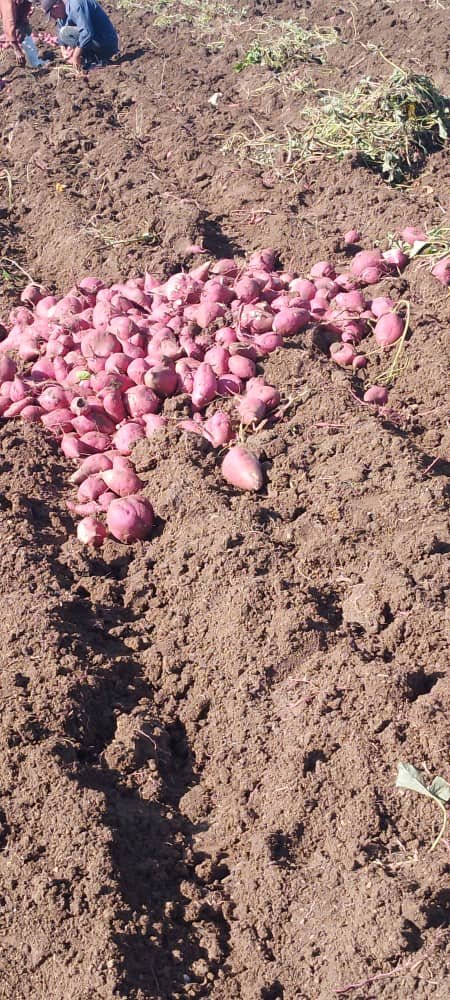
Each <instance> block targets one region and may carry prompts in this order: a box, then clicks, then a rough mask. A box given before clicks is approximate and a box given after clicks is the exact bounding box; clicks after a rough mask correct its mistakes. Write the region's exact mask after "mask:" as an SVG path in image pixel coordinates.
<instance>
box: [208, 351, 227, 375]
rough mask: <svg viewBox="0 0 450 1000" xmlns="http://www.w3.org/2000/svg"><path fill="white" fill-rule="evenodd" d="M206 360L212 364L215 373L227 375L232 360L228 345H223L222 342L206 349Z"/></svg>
mask: <svg viewBox="0 0 450 1000" xmlns="http://www.w3.org/2000/svg"><path fill="white" fill-rule="evenodd" d="M204 360H205V362H206V364H208V365H211V368H212V370H213V372H214V374H215V375H226V374H227V372H228V370H229V369H228V364H229V360H230V353H229V351H227V349H226V347H221V346H220V344H214V346H213V347H210V348H209V350H208V351H206V354H205V357H204Z"/></svg>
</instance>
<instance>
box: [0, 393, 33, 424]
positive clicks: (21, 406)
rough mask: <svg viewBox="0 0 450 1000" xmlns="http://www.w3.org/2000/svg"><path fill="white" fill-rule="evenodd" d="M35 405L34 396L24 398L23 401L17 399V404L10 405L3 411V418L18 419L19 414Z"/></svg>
mask: <svg viewBox="0 0 450 1000" xmlns="http://www.w3.org/2000/svg"><path fill="white" fill-rule="evenodd" d="M32 403H33V397H32V396H23V398H22V399H17V400H16V402H15V403H10V404H9V406H8V407H7V409H6V410H4V411H3V416H4V417H6V418H7V419H8V418H10V417H18V416H19V414H21V413H23V411H24V410H25V409H26V408H27V407H29V406H31V405H32Z"/></svg>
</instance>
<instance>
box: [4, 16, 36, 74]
mask: <svg viewBox="0 0 450 1000" xmlns="http://www.w3.org/2000/svg"><path fill="white" fill-rule="evenodd" d="M30 11H31V3H29V2H28V0H0V15H1V19H2V22H3V31H4V33H5V38H6V41H7V42H8V44H9V46H10V47H11V48H12V49H13V52H14V55H15V57H16V62H17V63H18V64H19V66H24V65H25V53H24V51H23V49H22V42H23V40H24V38H26V37H27V35H29V34H30V32H31V28H30V25H29V23H28V16H29V14H30Z"/></svg>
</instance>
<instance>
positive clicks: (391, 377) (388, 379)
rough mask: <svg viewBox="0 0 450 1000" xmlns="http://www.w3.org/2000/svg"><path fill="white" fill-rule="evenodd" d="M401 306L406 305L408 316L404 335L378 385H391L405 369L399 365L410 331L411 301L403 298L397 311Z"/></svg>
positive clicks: (379, 378)
mask: <svg viewBox="0 0 450 1000" xmlns="http://www.w3.org/2000/svg"><path fill="white" fill-rule="evenodd" d="M401 306H405V308H406V316H405V322H404V326H403V333H402V335H401V337H400V340H399V341H398V344H397V349H396V351H395V354H394V357H393V360H392V362H391V364H390V365H389V368H386V371H384V372H382V373H381V375H380V376H379V377H378V379H377V385H390V384H391V383H392V382H394V381H395V379H396V377H397V375H400V374H401V372H402V371H403V369H402V368H399V367H397V366H398V361H399V358H400V357H401V354H402V351H403V348H404V345H405V339H406V334H407V333H408V330H409V317H410V312H411V306H410V303H409V302H408V301H407V300H406V299H401V300H400V302H398V303H397V306H396V309H395V312H397V311H398V310H399V309H400V307H401Z"/></svg>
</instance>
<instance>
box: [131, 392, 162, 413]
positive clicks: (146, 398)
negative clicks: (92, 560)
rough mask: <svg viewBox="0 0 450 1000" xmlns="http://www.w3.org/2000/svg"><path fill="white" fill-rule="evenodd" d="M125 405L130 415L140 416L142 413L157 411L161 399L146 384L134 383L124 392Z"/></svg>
mask: <svg viewBox="0 0 450 1000" xmlns="http://www.w3.org/2000/svg"><path fill="white" fill-rule="evenodd" d="M124 400H125V406H126V407H127V410H128V412H129V414H130V417H142V415H143V414H144V413H157V412H158V410H159V408H160V405H161V400H160V399H159V397H158V396H157V395H156V393H155V392H153V389H150V388H149V387H148V385H136V386H133V388H132V389H127V390H126V392H125V393H124Z"/></svg>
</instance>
